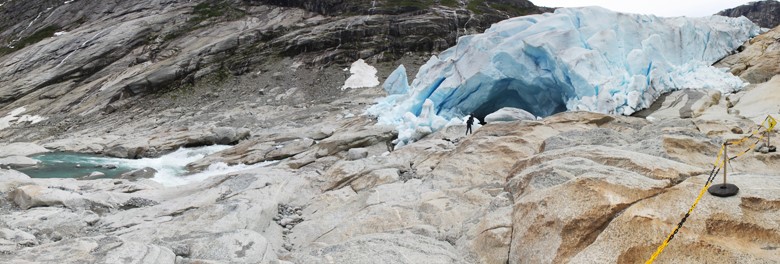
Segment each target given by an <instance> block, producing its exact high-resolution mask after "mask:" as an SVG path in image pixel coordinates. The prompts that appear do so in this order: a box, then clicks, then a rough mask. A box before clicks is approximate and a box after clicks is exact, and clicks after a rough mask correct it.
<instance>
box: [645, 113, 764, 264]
mask: <svg viewBox="0 0 780 264" xmlns="http://www.w3.org/2000/svg"><path fill="white" fill-rule="evenodd" d="M764 124H766V125H764ZM776 124H777V121H776V120H775V119H774V118H772V116H767V117H766V119H764V121H763V122H761V124H760V125H759V127H758V129H756V130H754V131H753V133H751V134H750V136H747V137H744V138H742V139H740V140H737V141H733V142H729V144H730V145H740V144H742V143H744V142H746V141H748V140H749V139H750V138H752V137H754V136H756V135H757V134H758V133H759V132H760V131H761V128H766V130H765V131H767V132H771V131H772V129H774V127H775V125H776ZM764 135H765V134H763V133H762V134H761V136H759V137H758V140H756V142H755V143H753V144H752V145H750V147H748V148H747V149H746V150H745V151H742V152H740V153H739V154H737V155H734V156H733V157H731V158H729V159H728V160H729V161H730V160H732V159H736V158H738V157H740V156H742V155H745V154H746V153H748V152H750V150H752V149H754V148H755V147H756V145H757V144H758V142H761V140H762V139H763V138H764ZM723 155H727V153H725V143H724V146H721V147H720V150H719V151H718V157H717V158H716V159H715V162H713V164H712V165H713V167H712V171H710V176H709V177H708V178H707V182H706V183H705V184H704V186H703V187H702V188H701V190H699V195H698V196H696V201H694V202H693V205H692V206H691V208H689V209H688V212H686V213H685V216H683V218H682V220H680V222H679V223H677V227H675V228H674V230H672V232H671V233H669V235H668V236H667V237H666V239H664V242H663V243H661V245H660V246H658V248H657V249H656V250H655V253H653V255H652V256H650V259H648V260H647V262H645V264H652V263H653V262H654V261H655V259H656V258H658V256H660V255H661V253H662V252H663V251H664V249H665V248H666V246H668V245H669V242H670V241H672V239H673V238H674V236H675V235H676V234H677V232H679V231H680V228H682V226H683V224H685V220H687V219H688V217H689V216H690V215H691V213H692V212H693V209H695V208H696V205H698V204H699V201H701V198H702V197H703V196H704V192H705V191H707V189H708V188H709V187H710V185H712V181H713V180H715V176H716V175H717V174H718V172H719V171H720V169H722V168H723V167H724V166H725V165H726V164H725V161H723V160H722V159H721V158H722V157H723Z"/></svg>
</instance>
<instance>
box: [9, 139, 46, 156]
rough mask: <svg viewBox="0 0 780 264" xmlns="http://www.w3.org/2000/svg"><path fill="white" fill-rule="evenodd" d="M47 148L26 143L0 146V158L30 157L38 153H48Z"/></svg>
mask: <svg viewBox="0 0 780 264" xmlns="http://www.w3.org/2000/svg"><path fill="white" fill-rule="evenodd" d="M49 151H50V150H48V149H47V148H44V147H42V146H40V145H38V144H35V143H28V142H16V143H10V144H0V158H3V157H10V156H25V157H26V156H30V155H35V154H40V153H46V152H49Z"/></svg>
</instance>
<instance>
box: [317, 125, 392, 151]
mask: <svg viewBox="0 0 780 264" xmlns="http://www.w3.org/2000/svg"><path fill="white" fill-rule="evenodd" d="M396 136H397V134H396V132H395V130H394V129H393V128H392V127H388V126H367V127H359V128H356V130H345V131H339V132H338V133H336V134H334V135H333V136H330V137H328V138H326V139H323V140H322V141H320V142H319V144H317V152H316V154H317V157H325V156H330V155H333V154H335V153H338V152H341V151H344V150H348V149H351V148H360V147H368V146H372V145H376V144H385V141H387V140H389V139H393V138H395V137H396Z"/></svg>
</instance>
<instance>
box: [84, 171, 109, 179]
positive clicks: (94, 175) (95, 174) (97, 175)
mask: <svg viewBox="0 0 780 264" xmlns="http://www.w3.org/2000/svg"><path fill="white" fill-rule="evenodd" d="M103 177H106V174H105V173H102V172H99V171H93V172H92V173H90V174H89V175H87V176H84V177H81V178H79V180H94V179H100V178H103Z"/></svg>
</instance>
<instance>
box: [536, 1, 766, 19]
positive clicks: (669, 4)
mask: <svg viewBox="0 0 780 264" xmlns="http://www.w3.org/2000/svg"><path fill="white" fill-rule="evenodd" d="M530 1H531V2H533V3H534V4H535V5H539V6H549V7H573V6H593V5H595V6H601V7H605V8H607V9H610V10H613V11H619V12H624V13H638V14H654V15H657V16H666V17H668V16H688V17H700V16H709V15H712V14H715V13H717V12H718V11H721V10H723V9H728V8H732V7H736V6H739V5H742V4H745V3H748V2H752V1H749V0H530Z"/></svg>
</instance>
